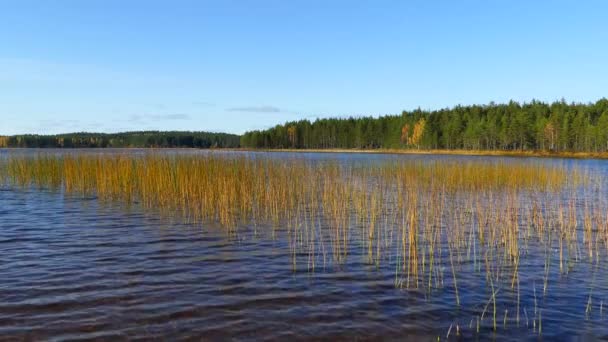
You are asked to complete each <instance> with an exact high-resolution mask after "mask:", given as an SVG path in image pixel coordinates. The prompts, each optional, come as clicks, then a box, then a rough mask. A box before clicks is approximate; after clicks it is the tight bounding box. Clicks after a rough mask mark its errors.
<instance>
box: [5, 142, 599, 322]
mask: <svg viewBox="0 0 608 342" xmlns="http://www.w3.org/2000/svg"><path fill="white" fill-rule="evenodd" d="M0 176H1V177H2V182H3V183H5V184H7V185H9V186H13V187H21V188H28V187H36V188H40V187H44V188H49V189H54V190H57V191H62V192H64V193H65V194H70V195H86V196H96V197H97V198H98V199H99V200H100V201H118V202H121V203H128V204H131V205H140V206H142V207H143V208H145V209H147V210H153V211H155V212H157V213H159V214H160V215H177V216H178V217H181V218H183V219H184V220H187V221H188V222H192V223H197V224H201V225H204V224H206V223H210V222H212V223H216V224H219V226H221V227H223V229H225V231H226V232H228V233H230V234H233V233H236V232H238V231H239V230H240V229H254V231H255V232H256V234H258V233H268V234H270V235H272V236H275V234H276V233H277V232H282V233H285V234H287V236H288V237H289V246H290V248H291V252H292V253H291V260H292V266H293V268H294V269H298V268H299V267H306V268H307V269H308V270H311V271H314V270H315V269H317V268H319V267H327V266H329V265H330V264H336V265H341V264H344V263H346V262H347V261H348V259H349V258H350V257H351V255H352V254H360V255H361V256H364V257H365V260H366V261H367V263H368V264H373V265H375V266H376V267H383V265H384V264H388V265H389V266H388V267H391V268H390V269H391V270H392V269H394V272H395V285H396V286H397V287H400V288H405V289H410V290H412V291H416V290H421V289H423V290H424V291H425V292H426V293H428V294H432V293H433V292H434V291H440V290H441V289H443V288H446V287H448V288H451V289H452V290H453V294H454V302H455V304H456V306H461V305H462V304H463V303H462V301H463V298H462V297H461V294H462V293H463V291H462V287H463V286H467V284H466V282H463V281H461V280H460V279H459V278H461V277H462V276H463V274H464V273H465V272H473V273H478V274H480V279H481V281H483V282H485V284H486V285H487V289H488V291H489V294H488V297H489V300H488V302H487V304H486V305H485V308H484V309H483V311H482V312H478V313H477V314H476V316H475V317H478V318H477V322H478V323H477V330H479V325H480V324H483V323H484V317H485V314H486V311H487V310H488V307H489V305H490V304H491V305H492V306H491V310H492V322H491V327H492V329H494V330H495V329H496V328H497V323H496V322H497V311H498V306H499V303H500V300H499V299H500V298H498V295H499V294H500V295H501V296H504V297H505V298H506V297H508V296H510V297H511V298H516V303H514V306H515V307H514V308H512V309H510V308H504V310H503V311H504V312H505V315H504V319H503V325H506V324H507V322H508V321H507V313H508V312H509V311H510V312H511V315H512V316H513V315H514V317H515V318H516V319H515V321H516V322H517V324H519V319H520V310H521V309H523V311H524V315H525V317H526V322H527V321H528V318H527V310H526V308H525V307H523V308H521V307H520V291H522V289H521V288H520V285H521V284H520V274H521V273H522V272H524V271H525V270H526V268H529V267H531V266H530V265H532V264H533V263H531V262H530V261H531V260H537V259H539V258H542V259H540V260H544V261H545V262H544V272H543V273H542V275H540V277H539V279H538V281H542V282H543V294H542V295H543V296H546V295H547V292H548V289H549V284H548V283H549V279H551V277H550V274H551V272H552V270H553V269H555V270H559V274H565V273H567V272H568V270H569V268H571V267H574V266H575V265H577V264H582V263H595V264H598V263H600V262H601V261H603V260H604V259H605V257H606V254H607V251H608V214H606V213H607V212H608V203H607V202H608V201H606V195H605V194H604V192H603V191H601V190H602V186H603V185H602V182H601V181H598V180H596V179H593V177H592V176H591V175H589V174H588V173H587V172H585V170H579V169H572V168H568V167H567V166H565V165H561V164H556V165H553V166H550V165H549V164H547V163H538V162H534V161H533V160H526V161H511V162H509V163H506V162H500V161H498V162H496V161H467V162H456V161H433V162H429V161H424V162H406V161H391V162H383V163H377V164H374V165H361V164H356V163H338V162H335V161H334V162H332V161H329V162H327V161H324V162H320V161H316V162H315V161H307V160H305V159H299V158H289V159H285V160H279V159H273V158H266V157H261V156H259V155H253V156H243V155H222V154H213V153H208V154H202V155H196V156H195V155H162V154H155V153H146V154H144V155H140V156H134V155H123V154H97V155H95V154H63V155H53V154H45V153H41V154H38V155H33V156H23V155H21V156H19V155H9V157H7V158H6V160H3V161H0ZM581 188H584V189H590V190H589V191H588V192H587V193H585V194H584V195H581V193H580V190H581ZM581 196H582V197H581ZM581 198H583V199H584V201H583V202H582V204H581ZM358 250H359V252H357V251H358ZM300 256H305V258H306V259H305V260H303V262H300V260H299V258H300ZM552 260H555V263H557V264H559V268H557V267H553V268H552ZM300 265H304V266H300ZM446 265H447V267H444V266H446ZM469 265H470V266H469ZM447 268H449V271H448V272H449V273H448V274H447V276H446V275H445V274H444V272H445V269H447ZM533 290H534V298H535V303H536V301H537V300H536V288H535V287H534V289H533ZM589 301H591V296H590V297H589ZM502 309H503V308H501V310H502ZM514 311H515V312H514ZM534 313H535V316H534V321H533V323H534V325H535V326H536V323H537V322H538V325H539V327H538V328H539V332H540V330H541V324H542V323H541V322H542V321H541V319H542V318H541V317H542V316H541V311H540V310H538V308H537V306H536V305H535V308H534ZM471 322H472V320H471ZM471 326H472V324H471Z"/></svg>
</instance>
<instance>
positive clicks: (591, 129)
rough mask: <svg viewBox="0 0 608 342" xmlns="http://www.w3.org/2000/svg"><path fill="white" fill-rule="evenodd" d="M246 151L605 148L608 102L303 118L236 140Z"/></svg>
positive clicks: (533, 103)
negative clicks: (286, 149) (374, 115)
mask: <svg viewBox="0 0 608 342" xmlns="http://www.w3.org/2000/svg"><path fill="white" fill-rule="evenodd" d="M241 146H242V147H246V148H270V149H272V148H296V149H325V148H343V149H374V148H387V149H467V150H545V151H555V152H559V151H576V152H578V151H581V152H583V151H584V152H600V151H607V150H608V100H607V99H606V98H603V99H601V100H598V101H596V102H595V103H587V104H583V103H566V101H564V100H561V101H556V102H553V103H550V104H548V103H543V102H540V101H536V100H534V101H531V102H529V103H521V104H520V103H518V102H515V101H510V102H509V103H506V104H496V103H493V102H492V103H489V104H487V105H469V106H456V107H452V108H445V109H440V110H433V111H428V110H421V109H416V110H413V111H403V112H402V113H401V115H386V116H381V117H378V118H373V117H356V118H355V117H350V118H330V119H318V120H316V121H314V122H311V121H309V120H300V121H294V122H287V123H285V124H283V125H277V126H275V127H273V128H270V129H267V130H259V131H251V132H247V133H245V134H244V135H243V136H242V137H241Z"/></svg>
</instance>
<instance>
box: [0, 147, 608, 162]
mask: <svg viewBox="0 0 608 342" xmlns="http://www.w3.org/2000/svg"><path fill="white" fill-rule="evenodd" d="M31 149H39V150H45V149H58V150H109V149H115V150H201V151H234V152H269V153H272V152H274V153H279V152H289V153H366V154H411V155H461V156H490V157H491V156H494V157H534V158H572V159H608V152H549V151H504V150H495V151H493V150H441V149H433V150H416V149H407V150H406V149H384V148H378V149H341V148H327V149H320V148H314V149H297V148H274V149H267V148H242V147H215V148H198V147H135V146H130V147H129V146H125V147H0V150H31Z"/></svg>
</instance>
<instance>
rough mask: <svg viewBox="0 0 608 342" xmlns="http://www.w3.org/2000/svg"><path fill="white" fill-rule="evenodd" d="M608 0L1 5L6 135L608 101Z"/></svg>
mask: <svg viewBox="0 0 608 342" xmlns="http://www.w3.org/2000/svg"><path fill="white" fill-rule="evenodd" d="M607 13H608V2H607V1H559V0H554V1H542V0H539V1H516V0H512V1H498V0H496V1H488V0H483V1H482V0H480V1H467V0H462V1H430V0H427V1H382V0H378V1H356V0H349V1H338V0H335V1H332V0H308V1H303V0H302V1H300V0H289V1H283V0H276V1H265V0H259V1H255V0H250V1H245V0H243V1H230V0H222V1H205V0H197V1H180V0H174V1H169V0H166V1H154V0H144V1H137V0H102V1H98V0H86V1H81V0H73V1H68V0H64V1H61V0H40V1H28V0H13V1H11V0H0V134H8V135H10V134H23V133H37V134H56V133H66V132H78V131H89V132H118V131H131V130H196V131H216V132H220V131H221V132H230V133H237V134H240V133H243V132H245V131H248V130H253V129H264V128H269V127H272V126H274V125H276V124H279V123H283V122H286V121H291V120H298V119H304V118H307V119H310V120H313V119H315V118H319V117H344V116H378V115H386V114H397V113H400V112H401V111H402V110H412V109H415V108H418V107H420V108H422V109H440V108H444V107H451V106H454V105H458V104H462V105H466V104H487V103H489V102H491V101H494V102H507V101H509V100H511V99H513V100H516V101H520V102H521V101H530V100H532V99H538V100H541V101H549V102H550V101H555V100H560V99H562V98H563V99H565V100H566V101H568V102H572V101H573V102H592V101H596V100H598V99H600V98H602V97H606V96H608V43H607V42H608V24H607V21H606V14H607Z"/></svg>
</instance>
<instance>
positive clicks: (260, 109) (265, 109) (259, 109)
mask: <svg viewBox="0 0 608 342" xmlns="http://www.w3.org/2000/svg"><path fill="white" fill-rule="evenodd" d="M226 110H227V111H229V112H250V113H281V112H284V110H282V109H280V108H278V107H275V106H245V107H233V108H228V109H226Z"/></svg>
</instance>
